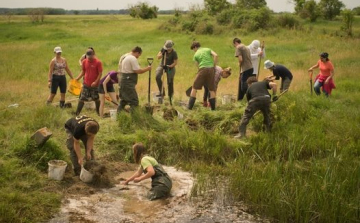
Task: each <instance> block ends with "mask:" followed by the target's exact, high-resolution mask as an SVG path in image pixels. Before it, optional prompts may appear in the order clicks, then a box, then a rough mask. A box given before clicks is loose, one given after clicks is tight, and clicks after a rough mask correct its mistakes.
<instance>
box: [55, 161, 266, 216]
mask: <svg viewBox="0 0 360 223" xmlns="http://www.w3.org/2000/svg"><path fill="white" fill-rule="evenodd" d="M164 169H165V171H166V172H167V173H168V174H169V176H170V177H171V178H172V181H173V188H172V190H171V196H170V197H169V198H166V199H162V200H155V201H149V200H147V198H146V195H147V192H148V191H149V189H150V187H151V179H148V180H144V181H142V182H140V183H133V182H131V183H130V184H129V185H126V186H124V185H122V184H120V182H121V179H123V178H128V177H130V176H131V175H132V174H133V173H134V171H127V172H123V173H121V174H119V175H118V176H116V177H115V180H116V182H119V183H118V184H116V185H115V186H114V187H112V188H109V189H102V190H98V191H94V192H93V193H90V194H89V195H87V196H84V195H76V194H72V195H70V196H68V197H66V198H65V199H64V200H63V202H62V207H61V211H60V213H59V214H58V216H56V217H55V218H53V219H52V220H50V221H49V223H58V222H59V223H60V222H61V223H66V222H71V223H73V222H75V223H80V222H81V223H92V222H94V223H95V222H96V223H98V222H99V223H100V222H101V223H110V222H111V223H117V222H119V223H135V222H136V223H141V222H144V223H145V222H146V223H151V222H161V223H173V222H176V223H178V222H179V223H187V222H190V223H215V222H221V223H223V222H266V221H263V220H261V219H260V218H258V217H254V216H252V215H250V214H247V213H246V212H245V211H244V210H246V208H245V206H243V205H242V204H241V203H238V204H234V203H233V202H227V201H230V200H231V199H229V198H227V197H226V196H225V193H226V188H225V187H220V188H217V189H216V193H215V190H208V191H207V192H206V193H204V194H202V195H201V196H199V195H197V196H195V197H190V194H191V191H192V188H193V185H194V179H193V177H192V176H191V174H190V173H188V172H184V171H180V170H176V169H175V168H174V167H165V166H164Z"/></svg>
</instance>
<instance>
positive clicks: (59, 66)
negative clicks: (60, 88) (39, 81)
mask: <svg viewBox="0 0 360 223" xmlns="http://www.w3.org/2000/svg"><path fill="white" fill-rule="evenodd" d="M54 62H55V63H54V70H53V75H65V68H66V63H65V60H63V59H61V62H60V63H58V62H57V60H56V58H55V59H54Z"/></svg>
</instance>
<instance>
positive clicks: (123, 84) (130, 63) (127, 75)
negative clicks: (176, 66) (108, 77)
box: [117, 46, 151, 113]
mask: <svg viewBox="0 0 360 223" xmlns="http://www.w3.org/2000/svg"><path fill="white" fill-rule="evenodd" d="M141 54H142V49H141V48H140V47H138V46H136V47H134V49H132V51H131V54H129V55H127V56H126V57H125V58H124V59H123V61H122V63H121V80H120V94H119V97H120V103H119V106H118V109H117V112H118V113H119V112H121V111H122V110H123V109H124V108H125V106H126V105H130V107H131V109H132V110H133V109H134V108H135V107H137V106H139V98H138V94H137V92H136V89H135V87H136V84H137V81H138V74H142V73H145V72H146V71H149V70H151V65H149V66H147V67H146V68H140V65H139V62H138V60H137V59H138V58H139V57H140V56H141Z"/></svg>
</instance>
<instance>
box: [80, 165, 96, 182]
mask: <svg viewBox="0 0 360 223" xmlns="http://www.w3.org/2000/svg"><path fill="white" fill-rule="evenodd" d="M93 177H94V174H92V173H90V172H89V171H87V170H86V169H85V168H84V167H83V166H82V167H81V172H80V180H81V181H82V182H84V183H90V182H91V181H92V180H93Z"/></svg>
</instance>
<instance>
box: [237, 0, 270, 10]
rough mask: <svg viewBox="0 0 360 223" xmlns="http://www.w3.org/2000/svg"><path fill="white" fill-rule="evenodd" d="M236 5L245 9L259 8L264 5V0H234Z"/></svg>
mask: <svg viewBox="0 0 360 223" xmlns="http://www.w3.org/2000/svg"><path fill="white" fill-rule="evenodd" d="M236 6H238V7H240V8H245V9H260V8H262V7H265V6H266V1H265V0H236Z"/></svg>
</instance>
